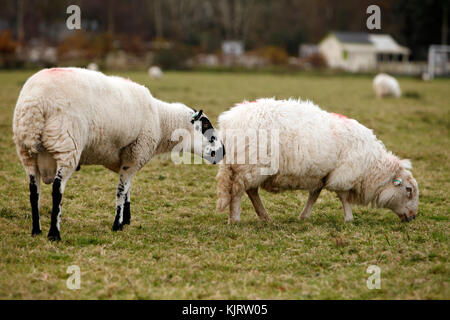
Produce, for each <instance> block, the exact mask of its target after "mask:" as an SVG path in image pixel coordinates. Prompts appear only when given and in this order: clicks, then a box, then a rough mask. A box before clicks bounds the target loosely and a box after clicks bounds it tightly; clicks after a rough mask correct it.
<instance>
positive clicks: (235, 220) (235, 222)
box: [228, 219, 241, 224]
mask: <svg viewBox="0 0 450 320" xmlns="http://www.w3.org/2000/svg"><path fill="white" fill-rule="evenodd" d="M239 222H241V219H228V224H238V223H239Z"/></svg>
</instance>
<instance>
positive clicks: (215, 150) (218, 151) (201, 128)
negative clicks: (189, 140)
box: [191, 110, 225, 164]
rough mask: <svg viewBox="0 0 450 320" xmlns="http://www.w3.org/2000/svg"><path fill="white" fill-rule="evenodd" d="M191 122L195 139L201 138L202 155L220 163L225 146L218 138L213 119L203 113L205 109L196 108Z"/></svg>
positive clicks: (210, 160)
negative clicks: (198, 109) (197, 109)
mask: <svg viewBox="0 0 450 320" xmlns="http://www.w3.org/2000/svg"><path fill="white" fill-rule="evenodd" d="M191 124H192V126H193V130H194V137H195V138H194V139H197V140H198V139H201V146H202V148H201V149H202V154H201V156H202V157H203V158H204V159H206V160H208V161H209V162H211V163H212V164H216V163H219V162H220V161H221V160H222V159H223V157H224V156H225V147H224V145H223V143H222V142H221V141H220V139H219V138H218V135H217V132H216V129H214V127H213V126H212V124H211V121H209V119H208V117H207V116H206V115H205V114H204V113H203V110H200V111H195V110H194V113H193V114H192V119H191ZM197 142H198V143H199V142H200V141H197ZM194 144H195V143H194ZM194 152H195V150H194Z"/></svg>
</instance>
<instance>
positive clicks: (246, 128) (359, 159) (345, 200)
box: [216, 99, 419, 223]
mask: <svg viewBox="0 0 450 320" xmlns="http://www.w3.org/2000/svg"><path fill="white" fill-rule="evenodd" d="M255 131H258V132H259V133H260V135H259V137H260V138H258V140H252V141H253V142H251V139H252V137H253V138H254V137H255V136H256V134H254V133H255ZM261 132H264V134H266V133H270V134H271V136H272V137H273V136H277V137H278V138H277V139H274V141H276V140H278V143H276V144H275V143H271V144H269V143H262V140H261V137H264V135H261ZM219 135H220V137H221V140H222V142H223V143H224V145H225V151H226V152H225V157H224V159H223V161H222V162H221V163H220V165H219V171H218V174H217V176H216V180H217V202H216V209H217V211H219V212H220V211H223V210H225V208H226V207H228V206H230V215H229V220H228V222H229V223H235V222H239V220H240V203H241V197H242V195H243V193H244V192H246V193H247V195H248V196H249V198H250V200H251V202H252V204H253V207H254V209H255V211H256V214H257V215H258V216H259V218H260V219H262V220H270V217H269V215H268V214H267V212H266V210H265V208H264V206H263V204H262V202H261V199H260V197H259V195H258V188H259V187H261V188H263V189H265V190H267V191H269V192H281V191H284V190H288V189H293V190H297V189H300V190H308V191H309V197H308V200H307V203H306V205H305V207H304V209H303V211H302V212H301V214H300V216H299V218H300V219H307V218H308V217H309V216H310V214H311V209H312V207H313V205H314V203H315V201H316V200H317V198H318V197H319V194H320V192H321V190H322V189H327V190H330V191H333V192H335V193H336V194H337V196H338V197H339V199H340V200H341V202H342V205H343V209H344V216H345V221H346V222H350V221H352V220H353V215H352V209H351V206H350V205H351V204H361V205H368V204H372V205H373V206H377V207H383V208H389V209H391V210H393V211H394V212H395V213H396V214H397V215H398V216H399V217H400V219H401V220H402V221H409V220H411V219H414V218H415V217H416V215H417V211H418V197H419V190H418V185H417V182H416V180H415V179H414V177H413V176H412V174H411V172H410V170H411V169H412V167H411V162H410V161H409V160H406V159H404V160H400V159H399V158H398V157H396V156H395V155H393V154H392V153H391V152H389V151H387V150H386V149H385V147H384V145H383V143H382V142H381V141H380V140H378V139H377V138H376V136H375V135H374V134H373V132H372V130H370V129H368V128H366V127H364V126H363V125H361V124H360V123H359V122H358V121H356V120H353V119H349V118H347V117H345V116H343V115H339V114H335V113H328V112H326V111H324V110H322V109H320V108H319V107H318V106H316V105H315V104H313V103H312V102H310V101H302V100H300V99H299V100H293V99H290V100H274V99H259V100H256V101H254V102H251V103H249V102H246V101H245V102H244V103H240V104H237V105H236V106H235V107H233V108H231V109H230V110H228V111H226V112H224V113H222V114H221V115H220V116H219ZM237 138H240V144H239V142H235V139H237ZM239 147H240V148H241V149H240V150H241V151H239V150H238V148H239ZM252 150H253V151H252ZM277 150H278V152H277ZM274 151H275V152H274ZM243 153H245V155H244V157H242V158H241V159H242V161H241V162H240V163H239V161H236V160H235V159H236V156H238V155H241V156H242V154H243ZM277 153H278V154H277ZM256 155H257V156H256ZM266 155H267V156H266ZM267 159H269V160H270V162H271V163H275V164H277V166H276V167H275V168H273V169H274V170H272V171H270V170H266V169H268V168H267V164H268V163H269V161H267ZM274 159H276V161H274V162H273V160H274ZM252 161H253V163H252ZM263 169H264V170H266V171H263Z"/></svg>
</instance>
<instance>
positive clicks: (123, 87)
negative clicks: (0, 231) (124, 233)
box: [13, 68, 223, 240]
mask: <svg viewBox="0 0 450 320" xmlns="http://www.w3.org/2000/svg"><path fill="white" fill-rule="evenodd" d="M177 129H183V130H184V131H185V132H186V134H187V135H189V137H190V138H192V137H194V139H196V140H194V142H196V143H198V145H200V148H201V149H202V150H199V149H200V148H192V147H191V145H190V142H191V141H190V139H189V138H186V139H184V138H183V140H182V142H178V141H174V139H173V138H174V137H172V135H173V132H174V130H177ZM13 131H14V142H15V144H16V148H17V152H18V154H19V157H20V159H21V161H22V164H23V166H24V167H25V171H26V173H27V175H28V177H29V180H30V202H31V211H32V220H33V229H32V234H33V235H35V234H39V233H41V226H40V220H39V196H40V178H41V177H42V180H43V181H44V182H45V183H47V184H50V183H53V189H52V190H53V191H52V198H53V208H52V216H51V226H50V230H49V233H48V238H49V239H50V240H59V239H60V216H61V200H62V195H63V193H64V188H65V186H66V183H67V181H68V180H69V178H70V176H71V175H72V173H73V172H74V171H75V170H76V169H78V168H79V166H80V165H83V164H100V165H103V166H105V167H106V168H108V169H110V170H112V171H114V172H117V173H118V174H119V184H118V187H117V194H116V216H115V220H114V224H113V230H114V231H116V230H121V229H122V228H123V225H125V224H129V223H130V187H131V180H132V178H133V176H134V175H135V174H136V173H137V172H138V171H139V170H140V169H141V168H142V167H143V166H144V165H145V164H146V163H147V162H148V161H149V160H150V159H151V158H152V157H153V156H155V155H157V154H160V153H164V152H169V151H171V150H172V148H173V147H174V146H175V145H176V146H180V145H181V146H183V147H186V148H185V149H184V150H187V149H189V148H190V150H192V151H194V152H196V153H197V154H199V155H201V156H203V157H205V158H206V159H208V160H209V161H210V162H212V163H216V162H219V161H220V160H221V159H222V154H223V145H222V144H221V142H220V141H219V140H218V139H217V135H216V133H215V130H214V128H213V127H212V125H211V122H210V121H209V120H208V118H207V117H206V116H205V115H204V114H203V112H202V111H201V110H200V111H199V112H196V111H195V110H193V109H191V108H188V107H187V106H185V105H184V104H181V103H167V102H163V101H161V100H158V99H156V98H154V97H153V96H152V95H151V94H150V91H149V90H148V89H147V88H145V87H144V86H141V85H139V84H137V83H134V82H132V81H130V80H127V79H124V78H120V77H113V76H105V75H104V74H102V73H100V72H96V71H90V70H86V69H79V68H53V69H44V70H41V71H40V72H38V73H36V74H34V75H33V76H32V77H30V78H29V79H28V80H27V82H26V83H25V85H24V86H23V88H22V91H21V92H20V95H19V98H18V101H17V104H16V108H15V111H14V120H13ZM216 140H217V141H216Z"/></svg>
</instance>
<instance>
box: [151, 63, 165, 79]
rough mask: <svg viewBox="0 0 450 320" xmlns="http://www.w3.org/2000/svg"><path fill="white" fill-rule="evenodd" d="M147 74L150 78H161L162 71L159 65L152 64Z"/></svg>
mask: <svg viewBox="0 0 450 320" xmlns="http://www.w3.org/2000/svg"><path fill="white" fill-rule="evenodd" d="M148 75H149V76H150V78H151V79H161V78H162V76H163V72H162V70H161V68H160V67H157V66H152V67H150V68H149V69H148Z"/></svg>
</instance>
